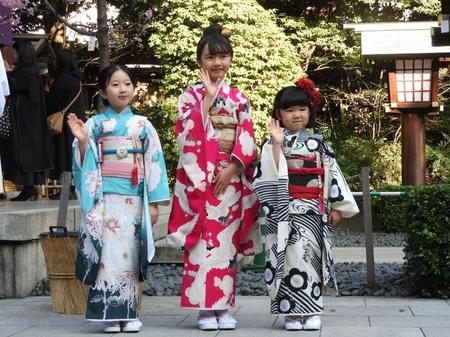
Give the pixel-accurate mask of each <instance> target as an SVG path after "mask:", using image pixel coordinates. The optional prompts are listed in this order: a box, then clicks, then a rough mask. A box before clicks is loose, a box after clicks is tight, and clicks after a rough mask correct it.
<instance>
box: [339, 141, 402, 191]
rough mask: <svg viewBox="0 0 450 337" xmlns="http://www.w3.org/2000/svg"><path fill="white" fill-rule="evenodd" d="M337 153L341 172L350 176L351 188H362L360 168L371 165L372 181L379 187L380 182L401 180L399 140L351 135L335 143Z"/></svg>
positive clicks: (392, 182) (387, 182)
mask: <svg viewBox="0 0 450 337" xmlns="http://www.w3.org/2000/svg"><path fill="white" fill-rule="evenodd" d="M336 145H337V147H336V157H337V161H338V163H339V166H340V167H341V170H342V172H343V173H344V175H345V176H346V177H350V179H349V181H348V183H349V185H350V188H351V189H352V190H361V182H360V178H359V174H360V172H361V168H362V167H364V166H369V167H370V168H371V180H370V182H371V185H372V187H373V188H374V189H375V190H379V188H380V186H382V185H383V184H400V182H401V154H400V144H399V143H396V142H383V141H382V140H365V139H362V138H359V137H355V136H351V137H349V138H348V139H346V140H344V141H341V142H339V143H337V144H336Z"/></svg>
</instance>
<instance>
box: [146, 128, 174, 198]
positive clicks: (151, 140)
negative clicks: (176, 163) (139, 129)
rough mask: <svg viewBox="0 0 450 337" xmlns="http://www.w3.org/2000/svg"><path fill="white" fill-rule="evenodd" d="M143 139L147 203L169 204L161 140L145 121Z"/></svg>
mask: <svg viewBox="0 0 450 337" xmlns="http://www.w3.org/2000/svg"><path fill="white" fill-rule="evenodd" d="M145 134H146V137H145V139H144V165H145V169H144V170H145V184H147V195H148V202H149V203H158V204H161V205H168V204H169V199H170V196H169V184H168V180H167V170H166V164H165V161H164V156H163V153H162V147H161V142H160V141H159V137H158V134H157V132H156V130H155V128H154V127H153V125H152V124H151V123H150V122H149V121H146V123H145Z"/></svg>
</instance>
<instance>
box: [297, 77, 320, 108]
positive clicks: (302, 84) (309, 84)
mask: <svg viewBox="0 0 450 337" xmlns="http://www.w3.org/2000/svg"><path fill="white" fill-rule="evenodd" d="M295 85H296V86H297V87H299V88H300V89H303V90H304V91H305V92H306V94H307V95H308V97H309V99H310V100H311V103H312V105H313V106H314V107H316V108H318V107H319V106H320V94H319V92H318V91H317V88H316V85H315V84H314V82H313V81H311V80H310V79H308V78H305V77H302V78H299V79H298V80H297V81H296V82H295Z"/></svg>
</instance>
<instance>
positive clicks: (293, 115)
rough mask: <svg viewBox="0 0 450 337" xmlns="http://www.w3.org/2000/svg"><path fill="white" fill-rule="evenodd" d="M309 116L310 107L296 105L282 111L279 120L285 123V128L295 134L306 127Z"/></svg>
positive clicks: (279, 113)
mask: <svg viewBox="0 0 450 337" xmlns="http://www.w3.org/2000/svg"><path fill="white" fill-rule="evenodd" d="M309 116H310V113H309V107H307V106H306V105H294V106H292V107H289V108H286V109H280V110H279V112H278V118H279V119H280V120H281V122H282V123H283V127H284V128H285V129H288V130H290V131H294V132H296V131H299V130H302V129H304V128H305V127H306V125H307V124H308V121H309Z"/></svg>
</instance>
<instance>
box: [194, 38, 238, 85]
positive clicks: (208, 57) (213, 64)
mask: <svg viewBox="0 0 450 337" xmlns="http://www.w3.org/2000/svg"><path fill="white" fill-rule="evenodd" d="M198 63H199V66H200V68H203V69H204V70H206V71H207V72H208V74H209V77H210V79H211V82H213V83H215V82H216V81H217V80H218V79H223V78H224V77H225V75H226V74H227V72H228V70H229V69H230V66H231V56H230V55H229V54H227V53H221V54H215V55H212V54H210V53H209V48H208V45H206V46H205V47H204V48H203V51H202V55H201V57H200V60H199V62H198Z"/></svg>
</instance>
